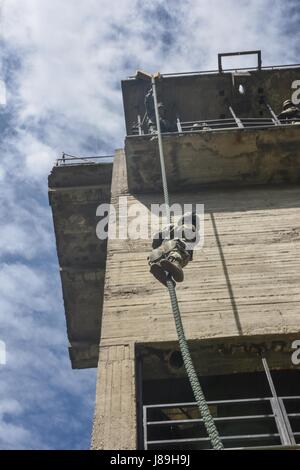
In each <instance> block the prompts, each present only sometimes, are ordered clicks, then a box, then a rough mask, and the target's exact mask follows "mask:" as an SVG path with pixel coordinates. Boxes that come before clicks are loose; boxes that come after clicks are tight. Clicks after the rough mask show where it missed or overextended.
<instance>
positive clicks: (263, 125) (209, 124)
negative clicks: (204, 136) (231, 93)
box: [128, 115, 300, 137]
mask: <svg viewBox="0 0 300 470" xmlns="http://www.w3.org/2000/svg"><path fill="white" fill-rule="evenodd" d="M296 123H297V124H298V125H300V119H298V118H294V119H284V120H279V119H277V118H275V117H274V118H257V117H253V118H239V117H237V116H236V115H234V117H232V118H225V119H202V120H199V121H180V119H179V118H177V120H176V127H177V130H176V131H174V132H164V134H188V133H191V132H193V133H194V132H201V133H203V132H214V131H228V130H232V129H235V130H236V129H239V130H243V129H250V128H251V129H268V128H270V127H274V126H276V127H286V126H290V125H293V124H296ZM130 136H151V137H153V134H150V133H149V132H148V130H147V126H146V124H145V123H144V122H143V120H141V119H140V116H139V117H138V120H137V125H136V126H134V127H133V128H132V133H131V134H130V135H129V136H128V137H130Z"/></svg>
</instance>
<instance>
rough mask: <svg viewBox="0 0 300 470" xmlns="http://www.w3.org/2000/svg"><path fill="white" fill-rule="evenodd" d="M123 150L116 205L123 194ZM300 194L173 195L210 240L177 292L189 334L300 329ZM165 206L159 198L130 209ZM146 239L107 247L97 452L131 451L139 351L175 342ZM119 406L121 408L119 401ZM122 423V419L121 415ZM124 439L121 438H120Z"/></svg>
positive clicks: (250, 334) (117, 164)
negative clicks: (197, 209) (201, 210)
mask: <svg viewBox="0 0 300 470" xmlns="http://www.w3.org/2000/svg"><path fill="white" fill-rule="evenodd" d="M126 181H127V178H126V165H125V158H124V155H123V153H122V152H118V154H117V155H116V157H115V160H114V169H113V182H112V201H113V202H114V203H116V204H117V201H118V197H119V196H120V195H122V196H124V195H126ZM299 201H300V188H299V187H297V186H292V185H290V186H266V187H264V186H259V187H254V188H237V189H234V188H231V189H221V188H219V189H214V190H213V189H211V190H205V191H198V192H197V193H190V194H188V193H185V194H183V193H177V194H173V195H171V202H181V203H184V202H185V203H195V202H197V203H204V204H205V243H204V248H203V249H202V250H201V251H197V252H195V256H194V261H193V262H192V263H190V264H189V265H188V266H187V268H186V269H185V282H184V283H182V284H178V286H177V294H178V299H179V302H180V308H181V312H182V319H183V323H184V327H185V332H186V336H187V338H188V339H191V340H201V339H202V340H203V341H207V340H210V339H211V340H212V341H213V340H215V339H216V338H220V339H222V341H226V338H228V339H232V338H233V337H236V338H241V339H243V340H244V341H247V338H252V339H253V338H259V337H260V336H264V337H272V336H273V335H281V336H282V337H284V336H287V335H289V338H290V337H292V336H293V334H296V335H297V333H298V332H299V310H300V293H299V281H300V269H299V267H300V254H299V253H300V251H299V247H300V225H299V220H300V202H299ZM153 202H162V198H160V197H158V196H157V195H150V194H148V195H145V194H139V195H138V197H134V196H133V195H129V196H128V203H129V205H130V204H133V203H139V204H141V205H144V206H146V207H147V209H148V210H150V204H151V203H153ZM150 246H151V240H149V241H130V240H129V241H128V240H109V242H108V255H107V264H106V277H105V291H104V305H103V316H102V330H101V340H100V362H99V376H98V384H97V398H96V413H95V426H94V435H93V448H95V449H103V448H104V449H105V448H115V449H120V448H123V449H125V448H134V447H135V442H136V417H135V411H134V408H135V379H134V345H135V344H137V343H157V342H162V343H164V342H176V332H175V327H174V322H173V318H172V315H171V310H170V303H169V297H168V291H167V289H166V288H164V287H163V286H162V285H161V284H159V283H158V282H157V281H156V280H155V279H154V278H153V277H152V276H151V275H150V273H149V269H148V265H147V255H148V252H149V250H150ZM116 402H117V404H116ZM124 416H125V417H126V419H125V418H124ZM123 435H124V436H126V437H124V438H123V437H121V436H123Z"/></svg>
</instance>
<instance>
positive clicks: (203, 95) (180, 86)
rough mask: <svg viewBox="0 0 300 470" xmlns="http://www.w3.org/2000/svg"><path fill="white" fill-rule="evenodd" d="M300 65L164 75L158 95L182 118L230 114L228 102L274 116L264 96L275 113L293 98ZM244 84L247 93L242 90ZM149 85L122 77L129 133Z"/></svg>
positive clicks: (245, 113) (246, 112)
mask: <svg viewBox="0 0 300 470" xmlns="http://www.w3.org/2000/svg"><path fill="white" fill-rule="evenodd" d="M299 76H300V67H295V68H286V69H284V68H282V69H274V70H261V71H258V70H251V71H249V72H248V73H243V74H240V75H239V76H237V75H234V74H232V73H231V72H225V73H222V74H219V73H212V74H205V73H204V74H199V75H185V76H176V77H175V76H174V77H164V78H163V79H162V80H160V81H158V83H157V87H158V97H159V100H160V101H163V103H164V105H165V108H166V113H167V118H168V119H169V120H171V121H174V120H176V117H177V116H178V117H179V118H180V120H181V121H197V120H204V121H205V120H208V119H221V118H231V117H232V116H231V114H230V111H229V106H232V107H233V109H234V110H235V112H236V114H237V116H239V117H271V116H270V113H269V111H268V110H267V108H266V106H265V105H264V104H263V98H264V99H265V100H266V101H267V102H268V103H269V104H270V105H271V106H272V108H273V109H274V111H275V112H276V113H279V112H280V111H281V107H282V102H283V101H284V100H286V99H288V98H291V94H292V92H293V91H294V90H293V89H292V83H293V82H294V80H299ZM239 85H243V86H244V89H245V94H240V93H239V91H238V90H239ZM149 88H150V82H148V81H145V80H140V79H138V80H124V81H122V91H123V102H124V112H125V121H126V129H127V135H129V134H131V126H132V124H133V123H134V122H136V121H137V116H138V115H140V116H141V118H142V117H143V116H144V113H145V106H144V98H145V94H146V92H147V91H148V89H149Z"/></svg>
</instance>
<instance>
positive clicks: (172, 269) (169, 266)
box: [160, 256, 184, 282]
mask: <svg viewBox="0 0 300 470" xmlns="http://www.w3.org/2000/svg"><path fill="white" fill-rule="evenodd" d="M160 264H161V267H162V268H163V269H164V270H165V271H167V272H168V273H170V274H171V276H172V277H173V279H174V281H176V282H182V281H183V279H184V274H183V269H182V266H181V262H180V260H179V258H177V257H176V258H174V257H173V256H168V258H167V259H163V260H162V261H161V262H160Z"/></svg>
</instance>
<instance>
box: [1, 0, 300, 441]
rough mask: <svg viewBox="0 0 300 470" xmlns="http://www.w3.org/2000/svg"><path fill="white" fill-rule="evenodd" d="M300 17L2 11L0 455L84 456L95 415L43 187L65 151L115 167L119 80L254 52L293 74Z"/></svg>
mask: <svg viewBox="0 0 300 470" xmlns="http://www.w3.org/2000/svg"><path fill="white" fill-rule="evenodd" d="M297 5H298V2H297V1H296V0H295V1H292V0H290V1H287V2H282V1H280V0H275V1H274V0H273V1H271V0H253V1H251V2H249V1H245V0H210V1H209V2H207V1H206V0H186V1H178V2H175V1H174V0H164V1H163V0H144V1H141V0H121V1H119V2H111V1H108V0H85V1H82V0H63V1H61V0H51V1H50V0H9V1H6V2H5V3H4V6H3V5H2V6H3V10H2V15H0V16H1V28H2V29H1V38H2V40H4V43H5V48H3V49H2V51H1V57H4V58H5V57H6V58H5V60H4V62H3V63H2V64H0V74H1V77H2V76H3V77H4V75H5V73H6V75H7V76H5V80H6V92H7V93H6V99H5V101H6V108H5V111H6V112H9V113H10V116H9V117H10V121H9V123H8V130H6V131H5V134H4V135H3V136H2V139H1V162H0V181H1V192H0V215H1V220H2V225H1V227H0V258H1V259H2V260H3V265H2V268H1V269H0V286H1V291H2V293H1V299H0V325H1V333H0V335H3V336H5V337H4V338H2V337H0V340H5V342H6V345H7V361H8V362H7V366H5V367H3V368H2V369H1V374H2V375H1V381H0V396H1V397H5V400H4V401H1V400H0V448H34V447H40V448H46V447H51V448H53V447H55V446H57V445H61V446H64V445H65V446H68V445H72V446H74V447H80V446H81V445H83V444H82V443H81V439H85V440H84V442H85V445H87V442H88V440H89V436H88V430H90V428H91V421H87V417H86V416H87V415H89V416H90V417H91V415H92V401H93V393H94V391H93V385H94V381H95V375H94V373H93V372H90V371H80V372H74V371H71V370H70V365H69V359H68V357H67V348H66V343H67V341H66V333H65V324H64V314H63V311H62V299H61V293H60V289H59V287H58V285H59V276H58V270H57V267H56V265H53V262H52V259H53V256H55V243H54V238H53V227H52V222H51V216H50V209H49V207H48V201H47V196H46V190H47V181H46V177H47V174H48V173H49V170H50V168H51V165H52V162H54V159H55V157H57V156H59V154H60V153H61V152H62V151H65V152H68V153H71V154H87V153H89V154H101V153H111V151H112V150H113V149H114V148H115V147H120V146H121V145H122V142H123V138H124V118H123V110H122V98H121V91H120V80H121V79H122V78H125V77H127V76H128V75H131V74H133V73H134V72H135V70H136V69H137V68H141V69H144V70H148V71H150V72H151V71H156V70H160V71H161V72H165V73H166V72H176V71H177V72H182V71H190V70H199V69H205V68H206V69H211V68H216V67H217V53H218V52H226V51H236V50H245V49H262V50H263V60H264V64H265V65H266V64H268V65H272V64H276V63H292V62H295V61H297V54H298V53H299V50H297V36H298V35H299V28H298V23H299V6H298V8H297ZM298 42H299V41H298ZM7 55H8V57H7ZM1 57H0V58H1ZM12 64H16V65H15V67H14V66H12ZM0 102H1V92H0ZM69 402H70V403H73V407H71V408H68V403H69ZM73 415H74V416H73ZM79 416H80V417H81V419H79ZM78 423H80V425H79V426H78ZM84 426H85V431H83V428H84ZM64 429H66V430H67V431H65V432H64ZM72 435H74V436H73V437H72ZM52 436H53V438H52ZM72 439H73V440H72Z"/></svg>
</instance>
